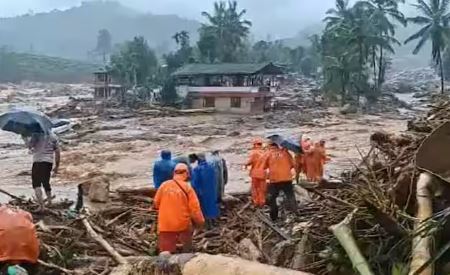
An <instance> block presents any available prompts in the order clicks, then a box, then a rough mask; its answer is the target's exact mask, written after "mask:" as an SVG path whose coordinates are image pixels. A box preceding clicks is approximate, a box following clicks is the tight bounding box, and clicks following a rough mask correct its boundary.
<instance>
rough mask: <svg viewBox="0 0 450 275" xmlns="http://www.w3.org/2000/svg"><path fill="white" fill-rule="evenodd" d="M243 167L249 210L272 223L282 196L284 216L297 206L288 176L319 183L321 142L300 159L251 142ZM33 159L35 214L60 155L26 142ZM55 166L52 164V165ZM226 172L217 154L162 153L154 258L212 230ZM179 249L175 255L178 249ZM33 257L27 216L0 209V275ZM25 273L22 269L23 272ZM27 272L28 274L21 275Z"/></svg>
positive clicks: (45, 142) (45, 144)
mask: <svg viewBox="0 0 450 275" xmlns="http://www.w3.org/2000/svg"><path fill="white" fill-rule="evenodd" d="M252 143H253V147H252V148H251V150H250V153H249V157H248V161H247V162H246V163H245V164H244V165H243V166H244V168H245V169H249V170H250V174H249V175H250V178H251V194H252V201H253V204H254V205H255V207H259V208H261V207H264V205H266V196H267V197H268V199H267V205H268V206H269V208H270V218H271V219H272V220H273V221H275V220H277V219H278V205H277V198H278V196H279V194H280V192H281V191H282V192H283V193H284V194H285V197H286V200H287V205H288V207H289V209H288V210H290V211H292V212H295V211H296V209H297V203H296V200H295V194H294V186H293V174H294V173H293V172H294V171H295V179H296V180H297V182H298V181H299V179H300V175H302V174H303V175H305V176H306V179H307V180H308V181H311V182H317V181H319V180H321V179H322V177H323V173H324V169H323V167H324V164H325V163H326V162H327V161H328V158H327V155H326V152H325V141H323V140H321V141H320V142H317V143H315V144H313V143H312V141H311V140H310V139H309V138H304V139H302V140H300V146H301V148H302V153H301V154H297V155H295V156H294V157H293V156H292V155H291V153H290V152H289V151H288V150H287V149H285V148H282V147H280V146H279V145H278V144H277V143H275V142H272V141H270V140H269V141H268V142H267V146H264V142H263V140H262V139H261V138H256V139H254V140H253V142H252ZM26 144H27V146H28V148H29V149H30V152H31V153H32V154H33V168H32V173H31V174H32V185H33V188H34V191H35V196H36V200H37V202H38V204H39V209H42V208H43V207H44V199H43V196H42V193H43V192H42V190H41V188H42V187H44V190H45V193H46V195H47V203H49V204H50V203H51V199H52V194H51V186H50V177H51V172H52V168H53V173H55V174H56V173H57V172H58V167H59V160H60V150H59V146H58V140H57V138H56V136H54V135H52V136H46V137H43V138H40V139H38V140H36V141H33V140H31V142H30V141H29V140H28V141H27V143H26ZM54 162H55V164H54ZM227 182H228V169H227V163H226V161H225V159H223V158H222V157H221V156H220V154H219V151H214V152H212V153H210V154H207V155H206V154H190V155H189V156H187V157H184V156H182V157H177V158H172V155H171V152H170V151H168V150H163V151H162V152H161V159H160V160H158V161H156V162H155V164H154V167H153V183H154V187H155V188H156V189H157V192H156V195H155V198H154V208H155V209H156V210H157V211H158V248H159V251H160V252H165V251H167V252H171V253H174V252H177V251H182V252H188V251H191V250H192V237H193V233H194V230H195V229H201V228H202V227H204V226H206V227H207V228H211V227H213V226H216V225H217V222H218V218H219V216H220V204H221V203H222V201H223V197H224V193H225V192H224V190H225V185H226V184H227ZM178 248H179V249H178ZM38 257H39V240H38V237H37V233H36V229H35V225H34V223H33V219H32V216H31V214H29V213H28V212H25V211H22V210H19V209H13V208H10V207H8V206H1V207H0V275H4V274H5V275H6V274H8V275H9V274H11V275H12V274H33V268H34V267H35V264H36V263H37V261H38ZM24 268H25V269H24ZM27 272H28V273H27Z"/></svg>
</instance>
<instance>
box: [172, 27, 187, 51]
mask: <svg viewBox="0 0 450 275" xmlns="http://www.w3.org/2000/svg"><path fill="white" fill-rule="evenodd" d="M172 38H173V39H174V40H175V42H176V43H177V45H181V48H184V47H186V46H188V45H189V39H190V36H189V32H187V31H180V32H177V33H175V34H174V35H173V36H172Z"/></svg>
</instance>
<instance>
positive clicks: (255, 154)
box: [245, 138, 267, 207]
mask: <svg viewBox="0 0 450 275" xmlns="http://www.w3.org/2000/svg"><path fill="white" fill-rule="evenodd" d="M263 157H264V149H263V141H262V139H260V138H256V139H254V140H253V148H252V150H251V151H250V155H249V158H248V161H247V163H246V165H245V166H246V168H247V167H250V177H251V179H252V200H253V204H254V205H255V206H256V207H263V206H264V205H265V204H266V191H267V184H266V173H265V170H264V167H263V165H264V162H263Z"/></svg>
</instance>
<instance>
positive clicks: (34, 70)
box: [0, 48, 99, 82]
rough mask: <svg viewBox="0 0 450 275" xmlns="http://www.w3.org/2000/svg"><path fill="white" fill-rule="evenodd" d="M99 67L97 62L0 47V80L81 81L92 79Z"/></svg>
mask: <svg viewBox="0 0 450 275" xmlns="http://www.w3.org/2000/svg"><path fill="white" fill-rule="evenodd" d="M98 69H99V66H98V65H95V64H89V63H84V62H80V61H74V60H69V59H64V58H58V57H50V56H42V55H34V54H26V53H15V52H10V51H8V50H6V49H5V48H2V49H0V82H19V81H22V80H30V81H44V82H45V81H53V82H81V81H88V80H90V78H91V77H92V73H93V72H94V71H96V70H98Z"/></svg>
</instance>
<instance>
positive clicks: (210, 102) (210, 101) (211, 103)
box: [203, 97, 216, 108]
mask: <svg viewBox="0 0 450 275" xmlns="http://www.w3.org/2000/svg"><path fill="white" fill-rule="evenodd" d="M203 107H206V108H214V107H216V99H215V98H214V97H205V98H204V99H203Z"/></svg>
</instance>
